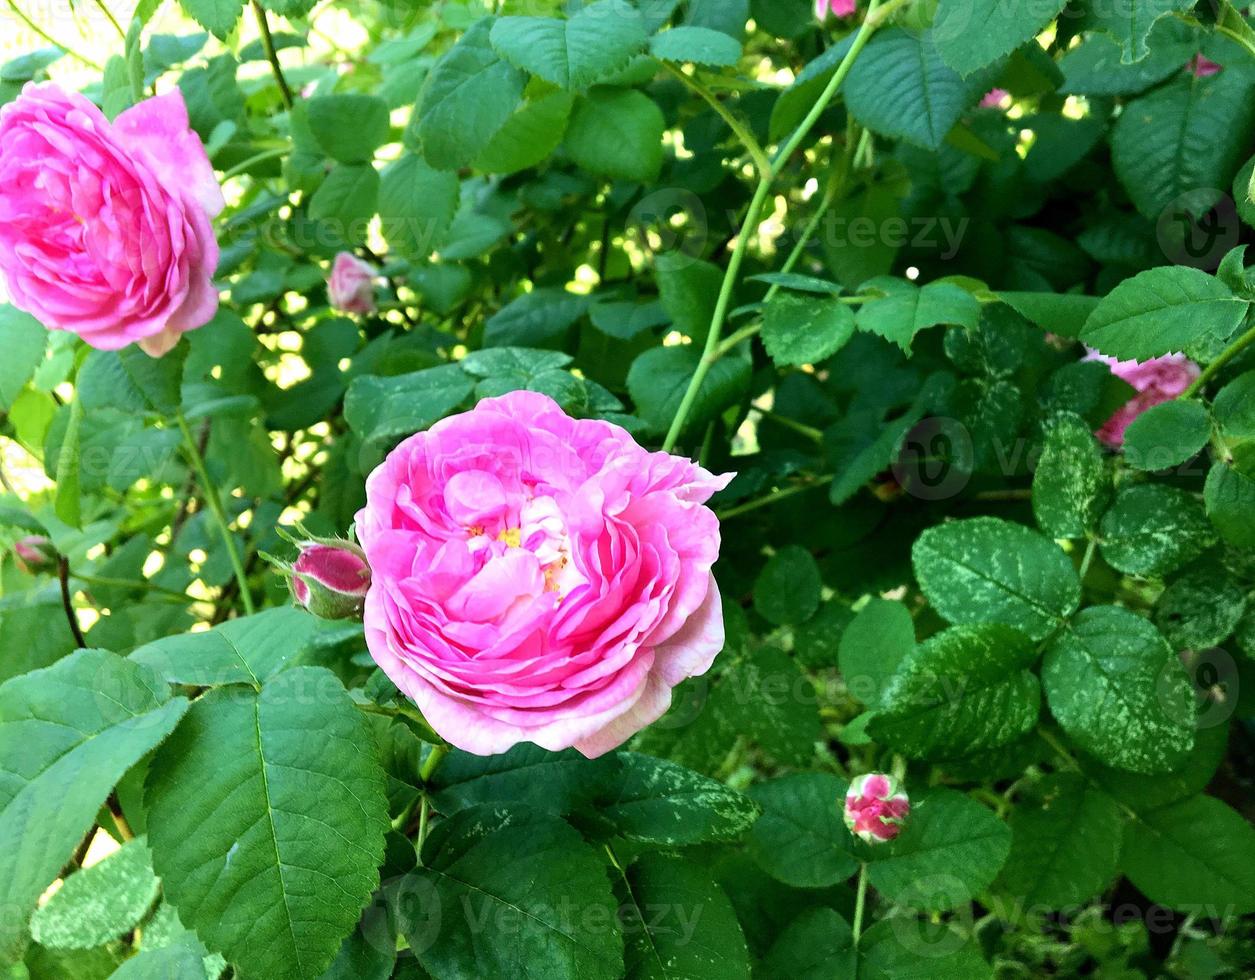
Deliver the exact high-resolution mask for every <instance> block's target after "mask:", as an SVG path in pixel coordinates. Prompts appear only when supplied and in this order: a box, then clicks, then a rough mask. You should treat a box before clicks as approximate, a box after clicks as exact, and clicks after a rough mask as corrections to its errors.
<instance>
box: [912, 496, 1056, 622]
mask: <svg viewBox="0 0 1255 980" xmlns="http://www.w3.org/2000/svg"><path fill="white" fill-rule="evenodd" d="M911 555H912V559H913V561H914V565H915V577H916V578H917V579H918V580H919V584H920V588H921V589H922V590H923V592H924V595H926V596H927V597H928V600H929V602H931V603H932V604H933V606H934V607H935V608H936V610H937V612H939V613H940V614H941V615H942V616H944V617H945V618H946V619H947V620H949V621H950V622H952V623H964V624H966V623H984V622H995V623H1005V624H1006V625H1008V626H1013V627H1015V628H1016V629H1018V630H1020V631H1021V632H1023V633H1027V634H1028V636H1029V637H1031V638H1032V639H1034V640H1041V639H1044V638H1045V637H1046V636H1048V635H1049V634H1050V633H1052V632H1053V631H1054V630H1056V629H1058V628H1059V626H1060V625H1062V621H1063V619H1065V618H1066V617H1068V616H1070V615H1071V614H1072V613H1073V612H1074V611H1075V610H1076V607H1077V605H1078V604H1079V603H1080V599H1081V595H1080V593H1081V587H1080V582H1079V581H1078V580H1077V577H1076V572H1075V570H1074V569H1073V568H1072V563H1071V562H1070V561H1069V560H1068V558H1067V556H1066V555H1065V554H1064V553H1063V552H1062V551H1061V550H1060V549H1059V547H1058V546H1057V545H1055V544H1054V543H1053V542H1052V541H1049V540H1047V539H1046V538H1044V537H1042V536H1041V535H1040V534H1038V533H1037V532H1035V531H1031V530H1029V529H1028V528H1026V527H1024V526H1023V525H1020V524H1013V523H1011V522H1010V521H1003V520H999V519H997V518H993V517H973V518H969V519H967V520H961V521H952V522H950V523H948V524H940V525H937V526H936V527H931V528H929V529H928V530H927V531H925V532H924V533H923V534H921V535H920V537H919V539H918V540H917V541H916V542H915V547H914V548H913V549H912V551H911Z"/></svg>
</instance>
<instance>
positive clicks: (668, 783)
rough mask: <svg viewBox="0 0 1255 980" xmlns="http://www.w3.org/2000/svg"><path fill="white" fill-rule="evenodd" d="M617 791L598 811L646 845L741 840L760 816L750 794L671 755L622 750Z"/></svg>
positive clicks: (620, 830) (617, 828) (604, 799)
mask: <svg viewBox="0 0 1255 980" xmlns="http://www.w3.org/2000/svg"><path fill="white" fill-rule="evenodd" d="M618 758H619V760H620V761H621V762H622V764H623V770H622V774H621V775H620V776H618V777H617V779H616V780H615V787H614V788H615V792H613V793H610V794H608V795H607V794H603V795H602V797H601V798H600V799H599V800H598V806H597V813H598V816H599V817H600V818H601V819H603V820H605V821H608V822H609V824H610V825H611V826H612V827H613V828H614V832H615V835H616V836H618V837H623V838H625V839H626V840H630V841H635V842H636V843H640V844H650V845H655V846H659V847H680V846H685V845H688V844H698V843H702V842H704V841H729V840H735V839H736V838H738V837H740V836H741V835H742V834H743V833H745V831H747V830H748V829H749V828H750V826H751V825H752V824H753V823H754V821H755V820H756V819H757V818H758V814H759V809H758V807H756V806H755V805H754V803H753V801H751V800H750V799H749V798H748V797H746V796H743V795H742V794H740V793H738V792H736V791H735V790H732V789H729V788H728V787H727V786H725V785H723V783H718V782H715V781H714V780H713V779H707V778H706V777H705V776H702V775H699V774H698V773H695V772H692V771H690V770H688V769H685V768H684V767H683V766H678V765H676V764H675V763H674V762H668V761H666V760H665V759H655V758H653V757H652V756H648V755H640V754H638V753H635V752H620V753H619V754H618Z"/></svg>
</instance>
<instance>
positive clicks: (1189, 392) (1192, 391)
mask: <svg viewBox="0 0 1255 980" xmlns="http://www.w3.org/2000/svg"><path fill="white" fill-rule="evenodd" d="M1251 344H1255V327H1251V329H1250V330H1248V331H1246V333H1244V334H1242V336H1241V337H1239V338H1238V339H1237V340H1235V341H1234V342H1233V343H1231V344H1230V345H1229V346H1228V347H1226V348H1225V350H1224V352H1223V353H1221V355H1220V356H1219V357H1217V358H1216V359H1215V360H1214V361H1212V362H1211V363H1210V364H1208V365H1207V367H1206V368H1204V369H1203V373H1202V374H1200V375H1199V376H1198V377H1197V378H1195V379H1194V383H1193V384H1191V385H1190V386H1189V387H1188V388H1186V389H1185V392H1184V393H1183V394H1182V395H1181V397H1182V398H1193V397H1194V396H1195V395H1197V394H1198V393H1199V392H1200V391H1202V390H1203V388H1204V387H1206V385H1207V383H1208V382H1209V381H1211V379H1212V378H1214V377H1215V376H1216V375H1217V374H1219V373H1220V371H1221V370H1222V369H1223V368H1224V366H1225V365H1226V364H1228V363H1229V362H1230V361H1232V360H1233V359H1234V358H1235V357H1237V356H1238V355H1239V354H1241V353H1242V351H1244V350H1246V348H1247V347H1249V346H1250V345H1251Z"/></svg>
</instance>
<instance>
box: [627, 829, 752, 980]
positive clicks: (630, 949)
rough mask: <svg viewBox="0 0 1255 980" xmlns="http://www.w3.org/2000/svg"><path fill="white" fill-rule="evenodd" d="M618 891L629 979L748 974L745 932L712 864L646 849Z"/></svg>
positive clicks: (735, 979) (713, 979) (701, 979)
mask: <svg viewBox="0 0 1255 980" xmlns="http://www.w3.org/2000/svg"><path fill="white" fill-rule="evenodd" d="M620 892H621V894H622V895H623V896H624V898H625V899H626V900H625V901H624V902H623V903H622V905H621V906H620V908H621V909H622V915H623V918H622V920H621V921H622V923H623V928H624V932H625V933H626V936H627V942H626V944H625V949H624V960H625V966H626V970H627V972H626V978H627V980H681V978H683V980H749V976H750V960H749V950H747V949H746V947H745V937H744V935H742V933H741V926H740V924H739V923H738V922H737V920H736V913H735V912H734V911H733V909H732V903H731V902H729V901H728V898H727V896H726V895H724V893H723V891H722V890H721V889H720V888H719V886H718V885H717V884H715V882H713V881H712V880H711V877H710V871H709V869H708V867H706V866H704V865H696V864H693V863H691V862H689V861H685V860H684V859H682V858H677V857H670V856H666V855H662V854H643V855H641V857H639V858H637V859H636V860H635V861H634V862H632V864H631V866H630V867H629V868H628V869H627V871H626V872H625V873H624V875H623V881H622V887H621V889H620Z"/></svg>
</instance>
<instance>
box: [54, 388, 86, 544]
mask: <svg viewBox="0 0 1255 980" xmlns="http://www.w3.org/2000/svg"><path fill="white" fill-rule="evenodd" d="M66 411H67V412H68V413H69V421H67V422H66V425H65V435H64V436H63V437H62V439H61V446H60V448H59V449H58V450H57V470H56V476H57V480H56V483H57V485H56V488H55V494H56V496H55V502H54V504H53V510H54V511H55V512H56V515H57V519H58V520H60V521H62V522H64V523H66V524H68V525H69V526H70V527H82V526H83V513H82V509H83V494H82V489H81V486H80V475H81V474H80V464H81V463H82V451H81V446H80V442H81V438H82V435H81V433H82V427H83V402H82V401H81V400H80V399H78V398H75V399H74V400H73V401H71V402H70V404H69V407H68V408H67V409H66Z"/></svg>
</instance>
